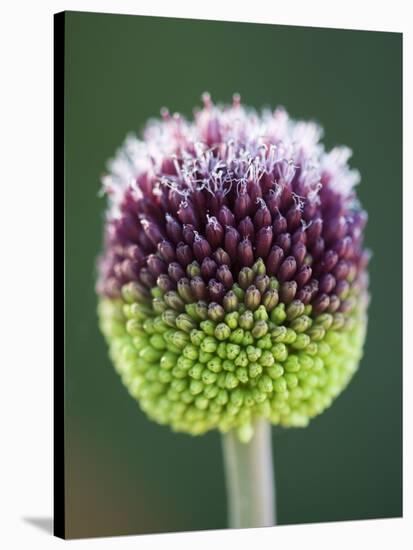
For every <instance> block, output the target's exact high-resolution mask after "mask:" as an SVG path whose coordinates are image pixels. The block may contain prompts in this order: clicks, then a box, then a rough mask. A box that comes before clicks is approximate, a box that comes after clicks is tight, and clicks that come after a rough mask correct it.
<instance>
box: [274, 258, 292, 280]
mask: <svg viewBox="0 0 413 550" xmlns="http://www.w3.org/2000/svg"><path fill="white" fill-rule="evenodd" d="M296 269H297V262H296V261H295V258H294V256H288V258H286V259H285V260H284V261H283V263H282V264H281V265H280V267H279V269H278V280H279V281H281V282H283V281H289V280H291V279H292V278H293V277H294V275H295V272H296Z"/></svg>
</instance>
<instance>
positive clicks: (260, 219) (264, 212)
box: [254, 203, 272, 230]
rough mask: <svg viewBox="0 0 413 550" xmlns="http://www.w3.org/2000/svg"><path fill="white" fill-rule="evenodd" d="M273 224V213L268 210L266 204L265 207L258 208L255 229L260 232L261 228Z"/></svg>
mask: <svg viewBox="0 0 413 550" xmlns="http://www.w3.org/2000/svg"><path fill="white" fill-rule="evenodd" d="M271 222H272V219H271V213H270V211H269V210H268V208H267V206H266V204H265V203H264V205H263V206H261V207H260V208H258V210H257V211H256V213H255V216H254V225H255V228H256V229H257V230H258V229H260V228H261V227H265V226H267V225H271Z"/></svg>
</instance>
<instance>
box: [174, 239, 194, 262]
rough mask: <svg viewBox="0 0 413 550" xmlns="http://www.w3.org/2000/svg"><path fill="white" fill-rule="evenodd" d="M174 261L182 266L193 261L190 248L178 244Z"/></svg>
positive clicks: (186, 245) (181, 243)
mask: <svg viewBox="0 0 413 550" xmlns="http://www.w3.org/2000/svg"><path fill="white" fill-rule="evenodd" d="M176 259H177V260H178V262H179V263H180V264H181V265H183V266H187V265H188V264H190V263H191V262H192V260H193V259H194V255H193V252H192V248H191V247H190V246H189V245H188V244H184V243H183V242H180V243H179V244H178V246H177V247H176Z"/></svg>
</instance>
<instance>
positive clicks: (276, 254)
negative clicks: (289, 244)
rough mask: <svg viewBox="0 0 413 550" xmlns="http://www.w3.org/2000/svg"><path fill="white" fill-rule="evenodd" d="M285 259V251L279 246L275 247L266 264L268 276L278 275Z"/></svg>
mask: <svg viewBox="0 0 413 550" xmlns="http://www.w3.org/2000/svg"><path fill="white" fill-rule="evenodd" d="M283 258H284V251H283V249H282V248H281V247H280V246H278V245H275V246H273V247H272V248H271V252H270V253H269V255H268V258H267V260H266V262H265V265H266V267H267V273H268V275H275V274H276V273H277V271H278V267H279V266H280V265H281V262H282V260H283Z"/></svg>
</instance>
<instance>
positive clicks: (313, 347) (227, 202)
mask: <svg viewBox="0 0 413 550" xmlns="http://www.w3.org/2000/svg"><path fill="white" fill-rule="evenodd" d="M203 101H204V106H203V108H202V109H201V110H198V111H196V112H195V115H194V120H193V121H187V120H185V119H184V118H183V117H182V116H180V115H177V114H175V115H173V116H171V115H170V114H169V112H168V111H167V110H166V109H164V110H163V111H162V120H159V121H151V122H149V123H148V125H147V126H146V128H145V130H144V132H143V139H142V140H138V139H137V138H136V137H134V136H129V137H128V138H127V139H126V141H125V143H124V145H123V147H122V148H121V149H120V150H119V151H118V153H117V155H116V157H115V159H114V160H113V161H112V162H111V163H110V167H109V168H110V171H109V174H107V175H106V176H105V177H104V179H103V189H104V191H105V193H106V194H107V197H108V212H107V217H106V225H105V244H104V251H103V254H102V256H101V258H100V259H99V279H98V283H97V292H98V295H99V308H98V313H99V318H100V326H101V329H102V331H103V334H104V335H105V337H106V340H107V343H108V345H109V349H110V356H111V358H112V360H113V363H114V365H115V368H116V369H117V371H118V372H119V374H120V376H121V377H122V381H123V383H124V384H125V386H126V387H127V388H128V390H129V392H130V394H131V395H132V396H133V397H134V398H136V399H137V401H138V402H139V404H140V406H141V408H142V409H143V410H144V411H145V412H146V413H147V415H148V416H149V417H150V418H151V419H153V420H155V421H156V422H159V423H161V424H167V425H170V426H171V427H172V428H173V429H174V430H178V431H183V432H187V433H190V434H194V435H196V434H202V433H204V432H206V431H208V430H212V429H219V430H221V431H223V432H225V431H228V430H230V429H236V430H237V431H238V434H239V437H240V438H241V439H242V440H248V439H249V438H250V437H251V435H252V425H253V420H254V419H255V418H257V417H265V418H267V419H268V420H269V421H270V422H272V423H273V424H280V425H283V426H306V425H307V424H308V422H309V419H311V418H312V417H314V416H316V415H318V414H320V413H321V412H322V411H324V410H325V409H326V408H327V407H329V405H330V404H331V403H332V401H333V400H334V398H335V397H337V396H338V395H339V394H340V392H341V391H342V390H343V389H344V388H345V387H346V385H347V384H348V382H349V380H350V379H351V377H352V376H353V374H354V372H355V371H356V370H357V368H358V365H359V361H360V358H361V356H362V349H363V344H364V339H365V332H366V322H367V317H366V311H367V304H368V291H367V282H368V279H367V271H366V266H367V261H368V253H367V252H366V251H365V250H364V249H363V229H364V226H365V223H366V218H367V217H366V213H365V212H364V211H363V210H362V209H361V206H360V204H359V202H358V201H357V199H356V195H355V191H354V187H355V185H356V184H357V183H358V181H359V174H358V172H357V171H355V170H351V169H350V168H349V167H348V164H347V161H348V159H349V157H350V155H351V151H350V150H349V149H348V148H346V147H336V148H334V149H333V150H332V151H330V152H326V151H325V149H324V147H323V145H322V143H320V138H321V137H322V129H321V128H320V127H319V126H318V125H317V124H315V123H313V122H303V121H293V120H291V119H290V118H289V116H288V114H287V113H286V111H285V110H284V109H282V108H278V109H276V110H275V111H274V112H271V111H269V110H268V111H266V110H264V111H263V112H261V113H257V112H255V111H254V110H252V109H247V108H244V107H243V106H242V105H241V103H240V98H239V96H237V95H235V96H234V98H233V103H232V105H230V106H216V105H214V104H213V103H212V101H211V98H210V97H209V95H208V94H204V96H203Z"/></svg>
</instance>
